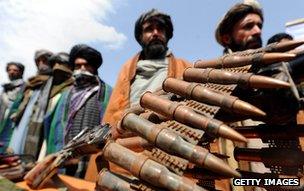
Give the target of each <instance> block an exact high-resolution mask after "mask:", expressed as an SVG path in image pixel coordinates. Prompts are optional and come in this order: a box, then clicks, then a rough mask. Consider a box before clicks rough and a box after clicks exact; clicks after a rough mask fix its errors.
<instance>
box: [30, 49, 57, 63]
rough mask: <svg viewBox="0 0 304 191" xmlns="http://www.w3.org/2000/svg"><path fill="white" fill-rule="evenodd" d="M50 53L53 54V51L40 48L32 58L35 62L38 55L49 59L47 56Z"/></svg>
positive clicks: (49, 55)
mask: <svg viewBox="0 0 304 191" xmlns="http://www.w3.org/2000/svg"><path fill="white" fill-rule="evenodd" d="M52 55H53V53H52V52H51V51H49V50H45V49H40V50H37V51H36V52H35V56H34V60H35V62H36V63H37V60H38V59H39V58H40V57H42V56H44V57H45V58H46V59H49V57H51V56H52Z"/></svg>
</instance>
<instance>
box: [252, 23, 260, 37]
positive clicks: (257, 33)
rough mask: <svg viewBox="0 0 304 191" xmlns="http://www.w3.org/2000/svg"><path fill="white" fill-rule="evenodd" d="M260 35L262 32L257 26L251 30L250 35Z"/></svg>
mask: <svg viewBox="0 0 304 191" xmlns="http://www.w3.org/2000/svg"><path fill="white" fill-rule="evenodd" d="M261 33H262V30H261V28H260V27H259V26H258V25H255V26H254V27H253V28H252V35H259V36H260V35H261Z"/></svg>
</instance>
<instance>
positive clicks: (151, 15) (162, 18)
mask: <svg viewBox="0 0 304 191" xmlns="http://www.w3.org/2000/svg"><path fill="white" fill-rule="evenodd" d="M151 19H155V20H156V21H158V22H160V23H161V24H163V25H164V26H165V29H166V35H167V40H169V39H171V38H172V36H173V25H172V21H171V17H170V16H169V15H167V14H164V13H162V12H159V11H158V10H156V9H152V10H150V11H148V12H146V13H143V14H142V15H141V16H140V17H139V18H138V19H137V21H136V23H135V31H134V34H135V39H136V40H137V42H138V43H139V44H141V39H140V37H141V34H142V25H143V24H144V23H145V22H147V21H149V20H151Z"/></svg>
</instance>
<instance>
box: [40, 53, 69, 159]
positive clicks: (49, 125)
mask: <svg viewBox="0 0 304 191" xmlns="http://www.w3.org/2000/svg"><path fill="white" fill-rule="evenodd" d="M48 62H49V65H52V66H53V82H52V88H51V91H50V95H49V100H48V108H47V112H46V115H45V117H44V140H45V142H44V145H45V147H43V148H44V149H42V150H41V152H40V156H39V158H40V159H42V158H43V157H44V156H45V154H51V153H54V152H57V151H59V150H60V149H61V148H62V147H63V145H64V141H63V131H64V125H63V124H64V117H63V116H64V109H63V108H64V107H62V103H65V102H66V99H67V97H68V93H69V90H70V89H71V87H72V86H73V83H74V79H73V77H72V74H73V69H74V65H72V64H70V62H69V54H67V53H65V52H60V53H58V54H54V55H52V56H51V57H50V58H49V60H48Z"/></svg>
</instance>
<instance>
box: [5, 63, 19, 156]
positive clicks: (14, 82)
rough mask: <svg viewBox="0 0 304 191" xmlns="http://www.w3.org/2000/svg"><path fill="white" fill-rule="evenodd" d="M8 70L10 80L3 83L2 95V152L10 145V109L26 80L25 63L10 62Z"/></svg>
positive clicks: (7, 66)
mask: <svg viewBox="0 0 304 191" xmlns="http://www.w3.org/2000/svg"><path fill="white" fill-rule="evenodd" d="M6 72H7V74H8V78H9V80H10V82H9V83H6V84H3V85H2V87H3V92H2V94H1V95H0V143H1V144H2V147H0V153H3V152H4V150H5V148H6V147H7V146H8V142H9V138H10V136H11V133H12V132H11V128H9V127H8V125H7V123H9V118H8V115H9V111H10V108H11V106H12V104H13V102H14V101H15V99H16V98H17V95H18V94H19V93H20V92H21V91H22V89H23V85H24V81H23V79H22V78H23V72H24V65H23V64H21V63H19V62H9V63H7V65H6Z"/></svg>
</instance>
